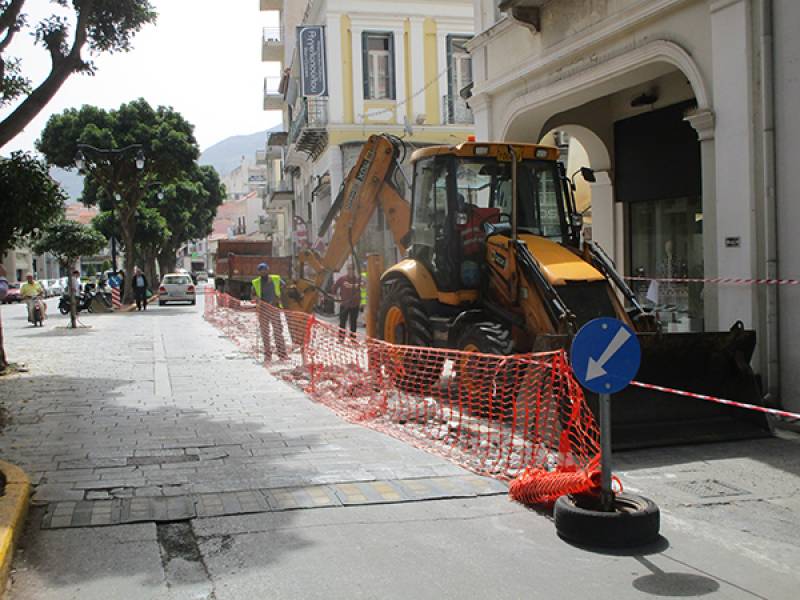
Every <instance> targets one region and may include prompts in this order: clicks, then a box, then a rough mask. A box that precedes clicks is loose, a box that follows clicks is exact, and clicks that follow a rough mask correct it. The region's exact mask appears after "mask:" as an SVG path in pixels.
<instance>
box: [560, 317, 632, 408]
mask: <svg viewBox="0 0 800 600" xmlns="http://www.w3.org/2000/svg"><path fill="white" fill-rule="evenodd" d="M641 358H642V351H641V348H640V347H639V340H638V339H636V334H635V333H634V332H633V331H632V330H631V329H630V327H628V326H627V325H626V324H625V323H623V322H622V321H619V320H617V319H611V318H608V317H602V318H600V319H594V320H592V321H589V322H588V323H586V325H584V326H583V327H581V329H580V331H578V333H577V335H576V336H575V339H573V340H572V348H571V349H570V363H571V364H572V370H573V372H574V373H575V376H576V377H577V378H578V381H579V382H580V384H581V385H582V386H583V387H585V388H586V389H588V390H591V391H592V392H596V393H598V394H613V393H615V392H618V391H620V390H622V389H623V388H625V387H626V386H627V385H628V384H629V383H630V382H631V381H632V380H633V378H634V377H636V373H637V371H638V370H639V363H640V362H641Z"/></svg>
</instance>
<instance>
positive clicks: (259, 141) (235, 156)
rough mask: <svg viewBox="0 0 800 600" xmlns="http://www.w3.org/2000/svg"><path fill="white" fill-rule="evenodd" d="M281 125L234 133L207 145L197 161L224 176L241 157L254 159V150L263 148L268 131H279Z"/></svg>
mask: <svg viewBox="0 0 800 600" xmlns="http://www.w3.org/2000/svg"><path fill="white" fill-rule="evenodd" d="M280 129H281V127H280V126H278V127H273V128H272V129H267V130H266V131H259V132H258V133H251V134H250V135H234V136H232V137H229V138H225V139H224V140H222V141H221V142H218V143H216V144H214V145H213V146H209V147H208V148H206V149H205V150H204V151H203V153H202V154H201V155H200V159H199V160H198V162H199V163H200V164H201V165H211V166H212V167H214V168H215V169H216V170H217V173H219V176H220V177H224V176H225V175H227V174H228V173H230V172H231V171H233V170H234V169H235V168H236V167H238V166H239V165H240V164H241V162H242V157H243V156H244V157H246V158H249V159H251V160H254V159H255V154H256V150H263V149H264V146H265V145H266V142H267V134H268V133H269V132H270V131H280Z"/></svg>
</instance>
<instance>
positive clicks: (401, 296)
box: [378, 279, 444, 394]
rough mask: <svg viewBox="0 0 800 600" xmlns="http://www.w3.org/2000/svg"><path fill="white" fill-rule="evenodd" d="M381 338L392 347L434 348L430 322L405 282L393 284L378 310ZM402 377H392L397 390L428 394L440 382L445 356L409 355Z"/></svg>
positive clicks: (406, 358)
mask: <svg viewBox="0 0 800 600" xmlns="http://www.w3.org/2000/svg"><path fill="white" fill-rule="evenodd" d="M378 336H379V337H380V338H381V339H382V340H384V341H385V342H389V343H390V344H398V345H403V346H421V347H424V348H430V347H432V346H433V332H432V331H431V325H430V320H429V319H428V314H427V313H426V312H425V307H424V306H423V305H422V300H420V298H419V296H418V295H417V291H416V290H415V289H414V286H413V285H411V283H410V282H409V281H408V280H406V279H396V280H395V281H393V282H391V283H390V284H389V286H388V289H387V290H386V292H385V293H384V294H383V295H382V298H381V304H380V307H379V308H378ZM401 360H402V365H401V366H402V369H401V370H402V372H403V374H402V376H401V377H398V375H397V374H396V373H393V374H390V376H391V377H392V378H393V379H394V381H395V384H396V385H397V387H398V388H400V389H402V390H403V391H406V392H410V393H414V394H420V393H421V394H427V393H428V392H429V391H430V389H431V387H432V386H433V385H434V384H436V383H437V382H438V381H439V378H440V377H441V374H442V368H443V367H444V356H441V357H439V356H435V355H434V356H427V357H425V359H424V360H421V358H419V357H414V356H407V357H403V358H402V359H401Z"/></svg>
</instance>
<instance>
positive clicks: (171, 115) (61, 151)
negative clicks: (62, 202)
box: [37, 98, 199, 303]
mask: <svg viewBox="0 0 800 600" xmlns="http://www.w3.org/2000/svg"><path fill="white" fill-rule="evenodd" d="M79 144H83V145H86V146H88V147H91V148H99V149H115V150H121V149H124V148H138V147H139V145H141V150H142V152H143V155H144V157H145V158H146V160H145V162H144V168H142V169H139V168H138V167H137V164H136V163H137V160H136V154H138V150H137V152H136V154H132V153H127V154H126V153H120V152H114V153H113V154H109V153H102V152H99V153H95V154H93V155H92V157H91V160H90V156H89V154H90V151H89V150H88V149H87V153H86V159H87V168H86V178H85V180H84V190H83V196H82V198H81V200H82V202H83V203H84V204H86V205H87V206H92V205H94V204H97V203H98V202H99V201H100V200H101V199H102V200H103V201H104V202H113V210H114V213H115V215H116V218H117V220H118V222H119V232H120V240H121V241H122V243H123V245H124V246H125V247H126V248H134V247H135V239H136V216H137V211H138V208H139V206H140V205H141V203H142V200H143V198H144V197H145V195H146V194H147V193H148V190H151V189H152V186H153V185H158V184H163V185H167V184H169V183H172V182H174V181H179V180H181V179H182V178H184V177H185V176H186V174H187V173H191V172H193V170H194V169H195V168H196V167H195V161H196V160H197V157H198V155H199V149H198V146H197V141H196V140H195V137H194V128H193V127H192V125H191V124H190V123H189V122H188V121H186V119H184V118H183V117H182V116H181V115H180V114H179V113H177V112H175V111H174V110H173V109H172V108H169V107H163V106H160V107H158V108H155V109H154V108H152V107H151V106H150V105H149V104H148V103H147V102H146V101H145V100H144V99H141V98H140V99H139V100H134V101H133V102H129V103H127V104H123V105H122V106H120V107H119V108H118V109H116V110H108V111H107V110H104V109H101V108H97V107H94V106H83V107H81V108H80V109H69V110H66V111H64V112H63V113H61V114H58V115H54V116H52V117H51V118H50V120H49V121H48V123H47V125H46V126H45V128H44V131H43V132H42V135H41V138H40V139H39V141H38V142H37V148H38V149H39V151H40V152H41V153H42V154H44V156H45V157H46V158H47V160H48V162H50V163H51V164H54V165H57V166H59V167H62V168H65V169H72V168H75V157H76V155H77V153H78V150H79V149H80V148H79ZM134 265H135V255H134V253H133V252H126V253H125V272H126V273H132V272H133V268H134ZM132 298H133V290H132V289H131V286H125V297H124V299H123V301H124V302H126V303H130V302H131V301H132Z"/></svg>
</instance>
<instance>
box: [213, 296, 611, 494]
mask: <svg viewBox="0 0 800 600" xmlns="http://www.w3.org/2000/svg"><path fill="white" fill-rule="evenodd" d="M205 316H206V319H207V320H208V321H210V322H211V323H213V324H214V325H215V326H217V327H218V328H219V329H220V330H222V331H223V332H224V333H225V335H227V336H229V337H230V338H231V339H232V340H233V341H234V342H235V343H236V344H237V345H238V346H239V348H240V349H241V350H242V351H243V352H247V353H250V354H252V355H253V356H254V357H256V358H257V359H258V360H260V361H263V364H264V366H265V367H266V368H267V369H269V370H270V372H272V373H273V374H275V375H276V376H279V377H282V378H283V379H285V380H287V381H289V382H291V383H293V384H295V385H297V386H299V387H301V388H302V389H304V390H305V391H306V393H308V394H309V395H310V396H311V397H312V398H313V399H314V400H315V401H317V402H320V403H322V404H325V405H326V406H328V407H330V408H331V409H333V410H334V411H336V412H337V413H338V414H340V415H342V416H343V417H344V418H345V419H347V420H349V421H351V422H357V423H361V424H363V425H366V426H368V427H371V428H373V429H376V430H379V431H382V432H384V433H386V434H389V435H392V436H394V437H396V438H399V439H402V440H404V441H406V442H409V443H411V444H414V445H415V446H417V447H419V448H422V449H425V450H427V451H431V452H435V453H437V454H440V455H443V456H445V457H447V458H449V459H450V460H453V461H454V462H457V463H458V464H461V465H463V466H465V467H467V468H469V469H470V470H472V471H474V472H476V473H480V474H484V475H490V476H494V477H497V478H501V479H505V480H511V484H510V488H509V490H510V494H511V496H512V497H513V498H514V499H515V500H518V501H520V502H523V503H526V504H537V503H548V502H552V501H554V500H555V499H556V498H558V497H559V496H561V495H563V494H567V493H578V492H589V491H595V490H597V489H598V487H599V480H598V470H599V456H600V446H599V431H598V428H597V426H596V423H595V420H594V417H593V415H592V413H591V411H590V410H589V408H588V406H587V405H586V402H585V400H584V397H583V392H582V390H581V388H580V386H579V385H578V383H577V382H576V381H575V380H574V378H573V376H572V373H571V371H570V368H569V365H568V363H567V361H566V357H565V355H564V353H563V352H550V353H544V354H526V355H513V356H495V355H487V354H479V353H467V352H461V351H457V350H443V349H438V348H422V347H416V346H396V345H391V344H387V343H385V342H382V341H379V340H374V339H369V338H366V337H365V336H363V335H360V334H352V333H350V332H349V331H345V330H342V329H339V327H337V326H335V325H332V324H330V323H328V322H326V321H324V320H322V319H319V318H317V317H316V316H314V315H309V314H305V313H297V312H291V311H284V310H279V309H277V308H274V307H272V306H270V305H268V304H266V303H263V302H259V303H258V305H257V306H255V305H253V304H249V303H242V302H239V301H238V300H235V299H233V298H231V297H229V296H226V295H223V294H219V293H217V292H210V293H207V294H206V304H205Z"/></svg>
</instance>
